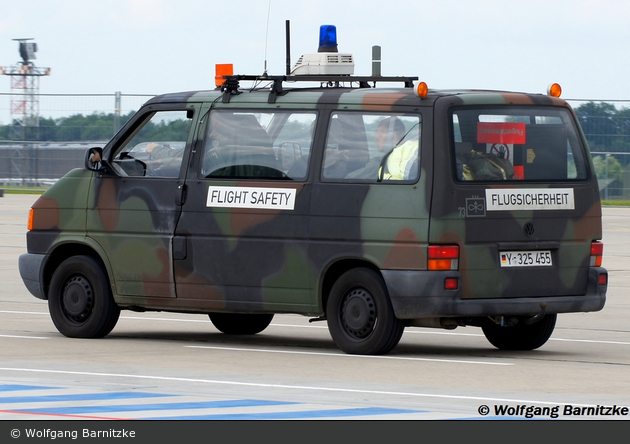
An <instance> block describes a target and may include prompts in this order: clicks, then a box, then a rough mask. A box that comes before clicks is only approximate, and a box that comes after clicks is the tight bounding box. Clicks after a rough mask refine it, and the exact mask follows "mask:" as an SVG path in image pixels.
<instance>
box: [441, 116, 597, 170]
mask: <svg viewBox="0 0 630 444" xmlns="http://www.w3.org/2000/svg"><path fill="white" fill-rule="evenodd" d="M452 122H453V126H452V130H453V134H452V140H453V145H454V146H453V150H454V154H455V155H454V156H453V158H454V162H455V165H454V170H455V176H456V177H457V179H458V180H460V181H471V180H472V181H495V180H499V181H504V180H508V181H512V180H520V181H536V180H541V181H551V180H583V179H586V178H587V160H586V156H585V150H584V147H583V145H582V143H581V141H580V137H579V136H578V133H577V131H576V128H575V124H574V122H573V119H572V116H571V113H570V112H569V111H568V110H566V109H564V108H558V107H548V108H542V107H541V108H532V107H527V108H526V109H525V108H519V107H513V108H506V107H501V108H500V109H498V108H497V109H488V108H483V109H471V108H466V109H461V110H456V111H454V112H453V116H452Z"/></svg>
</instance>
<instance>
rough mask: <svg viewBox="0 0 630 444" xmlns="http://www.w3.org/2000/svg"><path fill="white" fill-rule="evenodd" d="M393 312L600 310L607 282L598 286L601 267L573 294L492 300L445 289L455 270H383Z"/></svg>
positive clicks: (406, 314) (455, 313)
mask: <svg viewBox="0 0 630 444" xmlns="http://www.w3.org/2000/svg"><path fill="white" fill-rule="evenodd" d="M382 274H383V278H384V279H385V283H386V285H387V289H388V291H389V296H390V298H391V301H392V305H393V308H394V312H395V314H396V317H397V318H399V319H418V318H426V317H461V316H466V317H470V316H472V317H477V316H501V315H535V314H537V313H539V312H540V311H541V305H540V304H541V303H542V302H545V303H546V304H547V306H546V312H547V313H550V314H551V313H580V312H589V311H599V310H601V309H602V308H604V304H605V303H606V290H607V286H606V285H599V275H600V274H607V271H606V270H605V269H604V268H601V267H591V268H590V269H589V275H588V282H587V291H586V294H584V295H576V296H554V295H548V296H537V297H527V298H523V297H519V298H494V299H462V298H461V290H444V279H445V278H449V277H454V278H459V279H460V282H461V275H460V273H459V272H457V271H398V270H382Z"/></svg>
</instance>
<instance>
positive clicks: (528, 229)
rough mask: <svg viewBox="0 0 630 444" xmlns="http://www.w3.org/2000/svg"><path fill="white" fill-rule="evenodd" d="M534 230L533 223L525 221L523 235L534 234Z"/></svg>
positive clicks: (529, 235)
mask: <svg viewBox="0 0 630 444" xmlns="http://www.w3.org/2000/svg"><path fill="white" fill-rule="evenodd" d="M534 231H535V230H534V224H532V223H531V222H527V223H526V224H525V226H524V227H523V233H525V236H527V237H531V236H532V235H533V234H534Z"/></svg>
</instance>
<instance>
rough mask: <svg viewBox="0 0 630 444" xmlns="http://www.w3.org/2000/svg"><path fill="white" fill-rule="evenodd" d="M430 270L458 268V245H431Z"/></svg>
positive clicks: (429, 252) (429, 253)
mask: <svg viewBox="0 0 630 444" xmlns="http://www.w3.org/2000/svg"><path fill="white" fill-rule="evenodd" d="M428 255H429V263H428V266H429V270H434V271H436V270H457V268H458V267H459V246H458V245H429V250H428Z"/></svg>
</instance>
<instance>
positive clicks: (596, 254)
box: [591, 241, 604, 267]
mask: <svg viewBox="0 0 630 444" xmlns="http://www.w3.org/2000/svg"><path fill="white" fill-rule="evenodd" d="M603 258H604V244H603V243H601V242H599V241H593V242H591V267H601V266H602V260H603Z"/></svg>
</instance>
